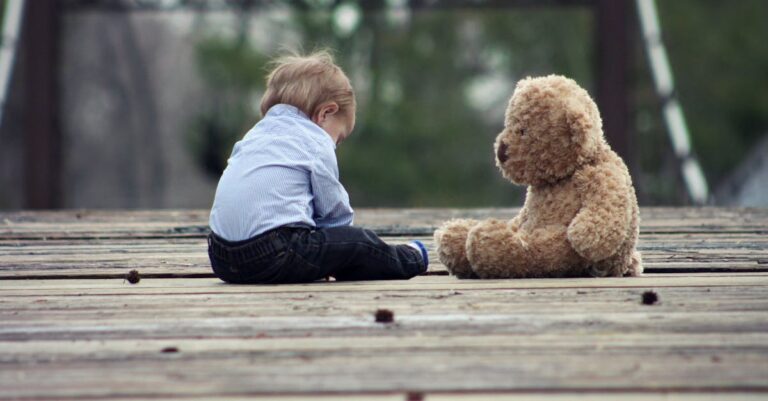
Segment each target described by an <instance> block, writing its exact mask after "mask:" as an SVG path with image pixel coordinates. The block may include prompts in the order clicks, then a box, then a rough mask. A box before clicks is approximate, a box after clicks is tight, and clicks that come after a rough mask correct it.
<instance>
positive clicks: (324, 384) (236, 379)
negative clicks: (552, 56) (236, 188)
mask: <svg viewBox="0 0 768 401" xmlns="http://www.w3.org/2000/svg"><path fill="white" fill-rule="evenodd" d="M767 288H768V274H765V273H757V274H740V275H735V276H734V275H732V274H731V275H726V274H699V275H696V276H695V277H690V276H687V275H675V274H671V275H648V276H645V277H641V278H637V279H618V278H614V279H563V280H491V281H476V280H470V281H459V280H455V279H453V278H451V277H445V276H441V277H419V278H416V279H414V280H410V281H406V282H383V283H376V282H365V283H316V284H309V285H292V286H231V285H225V284H222V283H220V282H218V281H216V280H214V279H145V280H142V281H141V282H139V283H138V284H136V285H131V284H128V283H125V282H123V281H121V280H32V281H17V280H14V281H7V282H3V285H2V287H0V301H2V302H0V321H2V322H3V324H2V326H0V350H1V351H0V384H1V385H2V389H3V396H2V397H8V398H18V399H25V398H29V399H40V398H49V397H55V398H58V399H62V398H73V399H81V398H85V397H89V398H90V397H95V398H97V399H98V398H101V399H109V398H110V397H111V396H113V395H114V396H118V395H119V396H120V397H125V398H131V397H137V398H152V397H159V398H163V397H171V396H174V397H175V396H184V397H209V398H219V396H223V395H245V394H250V395H265V396H266V395H277V394H284V393H288V394H302V393H307V394H310V393H312V394H313V393H318V392H319V393H329V394H337V395H344V394H358V395H359V394H363V395H366V394H368V395H371V394H372V395H376V394H378V393H389V392H402V393H406V392H419V393H426V394H432V393H435V394H438V395H439V394H441V393H450V392H465V393H473V392H475V391H479V392H488V391H492V392H496V393H505V392H512V393H515V394H517V393H522V394H525V393H527V392H540V391H554V392H555V393H558V392H559V393H569V394H571V395H582V396H583V394H581V393H582V392H586V393H592V392H599V391H611V392H620V393H621V392H643V393H646V394H645V396H646V397H647V398H653V397H648V395H649V394H655V393H660V392H672V393H675V392H681V393H687V392H692V391H693V392H696V391H699V392H702V391H704V392H706V391H716V392H719V394H720V395H721V396H722V398H723V399H733V396H735V395H738V393H742V395H746V396H749V395H754V394H757V393H760V392H766V391H768V297H766V289H767ZM648 289H653V290H655V291H656V292H657V294H658V295H659V298H660V303H658V304H656V305H643V304H641V302H640V299H641V294H642V292H644V291H646V290H648ZM378 308H387V309H390V310H392V311H393V312H394V313H395V322H394V323H391V324H382V323H376V322H375V321H374V318H373V312H374V311H375V310H376V309H378ZM169 348H172V349H176V350H177V351H178V352H170V353H169V352H162V351H163V350H164V349H166V350H167V349H169ZM641 395H642V394H641ZM656 395H658V394H656ZM763 395H765V394H763ZM473 398H474V397H473ZM395 399H403V396H402V395H400V397H399V398H395ZM429 399H433V398H432V397H429ZM434 399H439V398H437V397H436V398H434Z"/></svg>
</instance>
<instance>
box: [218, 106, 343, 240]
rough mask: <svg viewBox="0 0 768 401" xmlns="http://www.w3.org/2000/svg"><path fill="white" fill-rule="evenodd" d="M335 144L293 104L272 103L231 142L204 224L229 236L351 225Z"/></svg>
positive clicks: (223, 235) (222, 234)
mask: <svg viewBox="0 0 768 401" xmlns="http://www.w3.org/2000/svg"><path fill="white" fill-rule="evenodd" d="M335 151H336V144H335V143H334V142H333V139H331V137H330V135H328V133H326V132H325V131H324V130H323V129H322V128H321V127H320V126H318V125H317V124H315V123H314V122H312V120H310V119H309V118H308V117H307V115H306V114H304V113H303V112H301V111H300V110H299V109H298V108H296V107H294V106H290V105H286V104H278V105H275V106H272V107H271V108H270V109H269V111H268V112H267V115H266V116H264V118H263V119H262V120H261V121H259V122H258V123H257V124H256V125H255V126H254V127H253V128H252V129H251V130H250V131H248V133H247V134H246V135H245V137H243V139H241V140H240V141H239V142H237V143H236V144H235V147H234V149H233V150H232V155H231V156H230V158H229V160H228V161H227V168H226V169H225V170H224V173H223V174H222V176H221V179H220V180H219V185H218V187H217V188H216V197H215V198H214V200H213V206H212V208H211V215H210V221H209V224H210V226H211V230H212V231H213V232H214V233H216V234H217V235H218V236H220V237H222V238H224V239H225V240H228V241H242V240H246V239H250V238H253V237H255V236H257V235H259V234H261V233H263V232H265V231H269V230H271V229H273V228H277V227H280V226H284V225H291V224H304V225H309V226H312V227H321V228H322V227H335V226H345V225H351V224H352V220H353V217H354V211H353V210H352V207H351V206H350V204H349V195H348V194H347V191H346V190H345V189H344V186H342V185H341V182H339V167H338V164H337V162H336V153H335Z"/></svg>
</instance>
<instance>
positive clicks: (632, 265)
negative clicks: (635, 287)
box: [624, 250, 643, 277]
mask: <svg viewBox="0 0 768 401" xmlns="http://www.w3.org/2000/svg"><path fill="white" fill-rule="evenodd" d="M624 275H625V276H632V277H637V276H642V275H643V257H642V256H640V252H638V251H637V250H634V251H632V260H631V261H630V262H629V269H628V270H627V272H626V273H624Z"/></svg>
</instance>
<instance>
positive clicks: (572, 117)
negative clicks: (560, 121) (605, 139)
mask: <svg viewBox="0 0 768 401" xmlns="http://www.w3.org/2000/svg"><path fill="white" fill-rule="evenodd" d="M564 106H565V107H564V108H565V121H566V125H567V126H568V130H569V134H570V137H571V143H572V144H573V145H575V147H576V148H578V149H580V155H581V156H583V157H590V156H591V155H592V153H593V152H594V151H595V150H596V149H597V147H598V146H599V143H600V138H601V136H602V133H601V129H602V127H601V125H602V124H601V121H600V114H599V113H598V111H597V107H596V106H595V104H594V102H592V101H591V100H589V101H586V102H581V101H579V100H578V99H574V98H570V99H566V100H565V104H564Z"/></svg>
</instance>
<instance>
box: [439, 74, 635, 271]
mask: <svg viewBox="0 0 768 401" xmlns="http://www.w3.org/2000/svg"><path fill="white" fill-rule="evenodd" d="M494 151H495V154H496V165H497V167H498V168H499V169H500V170H501V173H502V175H503V176H504V178H506V179H508V180H510V181H512V182H513V183H515V184H519V185H527V186H528V188H527V193H526V197H525V203H524V205H523V207H522V209H521V210H520V212H519V213H518V214H517V215H516V216H515V217H514V218H512V219H511V220H499V219H489V220H485V221H477V220H472V219H455V220H450V221H448V222H445V223H443V224H442V225H441V226H440V227H439V228H438V229H437V230H436V231H435V234H434V237H435V242H436V244H437V253H438V256H439V258H440V261H441V262H442V263H443V264H444V265H445V266H446V267H447V268H448V271H449V272H450V273H452V274H454V275H456V276H457V277H459V278H484V279H489V278H539V277H606V276H638V275H640V274H641V273H642V271H643V267H642V259H641V256H640V253H639V252H638V251H637V250H636V244H637V238H638V235H639V211H638V206H637V198H636V196H635V190H634V188H633V186H632V180H631V178H630V175H629V172H628V170H627V167H626V165H625V164H624V162H623V161H622V159H621V158H620V157H619V156H618V155H617V154H616V153H615V152H614V151H613V150H612V149H611V148H610V146H609V145H608V143H607V142H606V141H605V138H604V137H603V131H602V121H601V119H600V112H599V111H598V109H597V106H596V105H595V103H594V101H592V98H591V97H590V96H589V94H588V93H587V91H586V90H584V89H583V88H581V87H580V86H579V85H578V84H577V83H576V82H575V81H573V80H572V79H569V78H566V77H563V76H559V75H549V76H545V77H536V78H531V77H528V78H525V79H523V80H521V81H519V82H518V83H517V85H516V87H515V90H514V93H513V94H512V97H511V99H510V100H509V104H508V106H507V110H506V113H505V116H504V129H503V130H502V131H501V133H500V134H499V135H498V137H497V138H496V141H495V144H494Z"/></svg>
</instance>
